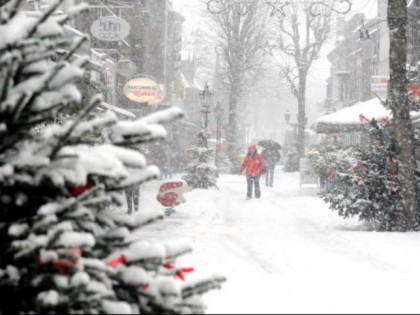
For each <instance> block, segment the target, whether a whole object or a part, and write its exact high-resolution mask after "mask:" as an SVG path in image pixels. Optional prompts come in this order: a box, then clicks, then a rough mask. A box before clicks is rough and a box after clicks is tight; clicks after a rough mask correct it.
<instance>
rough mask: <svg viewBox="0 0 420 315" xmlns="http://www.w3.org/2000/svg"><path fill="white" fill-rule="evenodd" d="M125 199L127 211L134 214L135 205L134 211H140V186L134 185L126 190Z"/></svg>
mask: <svg viewBox="0 0 420 315" xmlns="http://www.w3.org/2000/svg"><path fill="white" fill-rule="evenodd" d="M125 198H126V199H127V209H128V213H129V214H132V213H133V203H134V211H135V212H138V211H139V199H140V185H134V186H131V187H128V188H126V189H125Z"/></svg>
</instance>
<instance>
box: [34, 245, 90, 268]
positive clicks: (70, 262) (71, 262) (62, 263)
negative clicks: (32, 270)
mask: <svg viewBox="0 0 420 315" xmlns="http://www.w3.org/2000/svg"><path fill="white" fill-rule="evenodd" d="M57 253H58V254H59V255H61V256H64V257H63V258H61V259H58V260H56V261H52V262H51V266H53V267H55V268H56V269H58V270H59V271H61V272H66V271H67V270H68V269H69V268H71V267H75V266H77V265H78V264H79V262H80V257H81V256H82V250H81V249H80V248H73V249H61V250H57ZM36 262H37V264H38V265H39V266H43V265H45V264H46V263H45V262H43V261H42V260H41V258H40V257H37V259H36Z"/></svg>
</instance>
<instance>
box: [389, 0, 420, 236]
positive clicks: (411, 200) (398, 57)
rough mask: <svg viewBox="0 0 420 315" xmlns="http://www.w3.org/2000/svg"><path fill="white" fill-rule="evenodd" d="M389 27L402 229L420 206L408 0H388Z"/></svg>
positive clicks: (409, 225)
mask: <svg viewBox="0 0 420 315" xmlns="http://www.w3.org/2000/svg"><path fill="white" fill-rule="evenodd" d="M388 25H389V29H390V32H389V34H390V54H389V67H390V97H389V98H390V101H391V109H392V113H393V116H394V128H395V135H396V143H397V160H398V179H399V182H400V187H401V197H402V199H403V207H404V208H403V216H404V218H403V222H402V223H401V225H402V226H400V228H402V229H403V230H409V229H412V228H413V226H414V220H415V213H416V208H417V193H418V189H417V183H416V178H415V169H416V162H415V158H414V143H413V139H414V137H413V127H412V123H411V119H410V109H409V102H408V94H407V87H408V80H407V68H406V67H407V66H406V64H407V36H406V27H407V1H406V0H389V1H388Z"/></svg>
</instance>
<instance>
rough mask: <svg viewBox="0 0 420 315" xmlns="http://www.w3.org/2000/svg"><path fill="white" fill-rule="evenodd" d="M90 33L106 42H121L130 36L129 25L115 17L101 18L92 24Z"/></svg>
mask: <svg viewBox="0 0 420 315" xmlns="http://www.w3.org/2000/svg"><path fill="white" fill-rule="evenodd" d="M90 32H91V33H92V35H93V36H94V37H96V38H97V39H100V40H103V41H106V42H115V41H121V40H123V39H125V38H126V37H127V36H128V35H129V34H130V24H128V22H127V21H126V20H124V19H122V18H119V17H117V16H103V17H100V18H99V19H97V20H96V21H95V22H93V24H92V25H91V27H90Z"/></svg>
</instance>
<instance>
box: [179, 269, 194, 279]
mask: <svg viewBox="0 0 420 315" xmlns="http://www.w3.org/2000/svg"><path fill="white" fill-rule="evenodd" d="M194 271H195V270H194V268H181V269H180V270H178V271H177V272H176V274H175V276H176V277H178V278H179V279H181V280H182V281H185V273H191V272H194Z"/></svg>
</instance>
